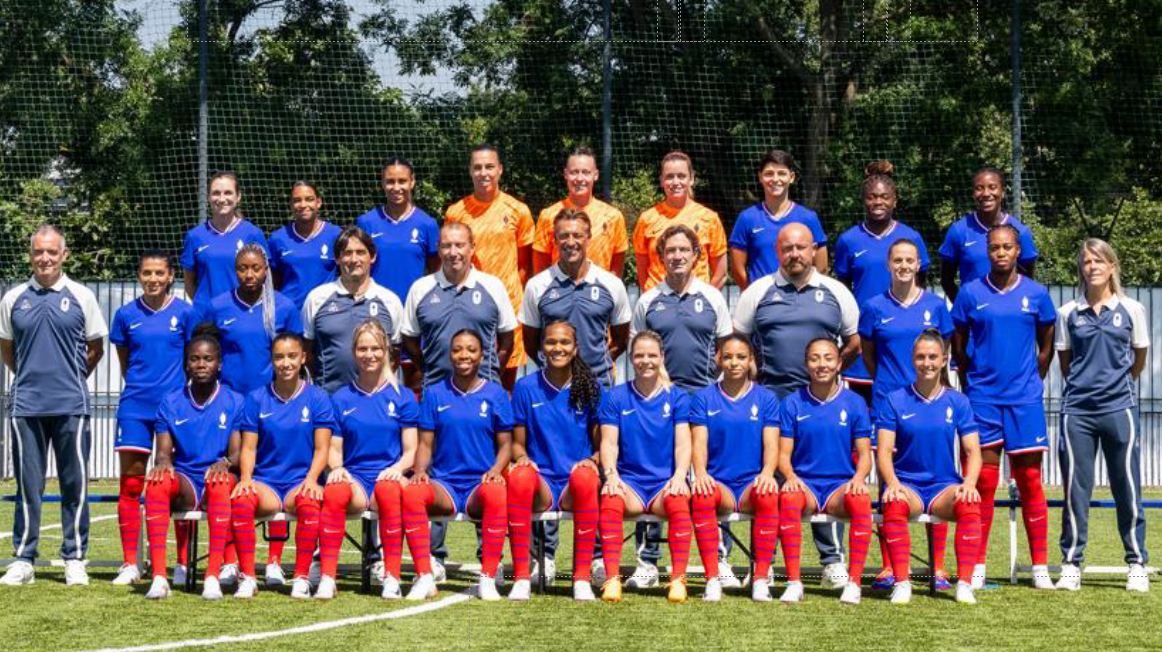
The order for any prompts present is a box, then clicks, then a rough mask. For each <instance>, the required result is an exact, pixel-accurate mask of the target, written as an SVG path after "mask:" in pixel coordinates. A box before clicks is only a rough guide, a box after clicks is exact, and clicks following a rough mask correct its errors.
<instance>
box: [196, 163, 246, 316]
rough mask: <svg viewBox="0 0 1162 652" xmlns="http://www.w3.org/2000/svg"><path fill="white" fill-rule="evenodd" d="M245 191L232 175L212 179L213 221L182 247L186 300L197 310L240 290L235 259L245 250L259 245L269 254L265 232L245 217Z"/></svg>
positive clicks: (211, 207) (208, 221) (197, 229)
mask: <svg viewBox="0 0 1162 652" xmlns="http://www.w3.org/2000/svg"><path fill="white" fill-rule="evenodd" d="M241 201H242V189H241V187H240V186H239V184H238V178H237V177H235V176H234V174H233V173H230V172H219V173H218V174H215V175H214V176H213V177H212V178H211V179H210V219H208V220H206V221H205V222H204V223H202V224H199V225H198V226H195V227H194V228H192V229H190V230H189V231H188V232H187V233H186V240H185V244H184V246H183V247H182V260H181V262H182V268H184V269H185V285H186V296H187V297H189V298H190V301H192V302H193V304H194V307H201V306H202V305H203V304H206V303H209V302H210V300H211V299H213V298H214V297H216V296H218V295H219V294H222V293H223V292H227V291H229V290H233V289H234V288H236V287H238V277H237V276H235V274H234V258H235V256H237V255H238V252H239V251H240V250H241V249H242V247H243V246H245V245H248V244H256V245H258V246H260V247H262V249H263V250H264V251H266V237H265V236H263V234H262V229H260V228H258V227H257V226H254V225H253V224H251V223H250V222H248V221H246V220H245V219H243V217H242V213H241V211H239V210H238V204H239V203H240V202H241Z"/></svg>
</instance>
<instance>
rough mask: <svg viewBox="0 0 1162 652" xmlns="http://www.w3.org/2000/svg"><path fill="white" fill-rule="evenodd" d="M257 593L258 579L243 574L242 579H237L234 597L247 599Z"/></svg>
mask: <svg viewBox="0 0 1162 652" xmlns="http://www.w3.org/2000/svg"><path fill="white" fill-rule="evenodd" d="M257 594H258V579H257V578H254V577H249V576H247V575H243V576H242V579H240V580H238V590H236V591H234V597H235V598H238V599H240V600H249V599H250V598H253V597H254V596H255V595H257Z"/></svg>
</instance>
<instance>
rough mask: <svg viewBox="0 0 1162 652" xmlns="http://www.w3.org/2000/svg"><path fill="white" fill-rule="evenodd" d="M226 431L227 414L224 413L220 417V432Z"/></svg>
mask: <svg viewBox="0 0 1162 652" xmlns="http://www.w3.org/2000/svg"><path fill="white" fill-rule="evenodd" d="M225 429H226V413H225V412H222V413H221V414H219V415H218V430H225Z"/></svg>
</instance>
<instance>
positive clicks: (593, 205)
mask: <svg viewBox="0 0 1162 652" xmlns="http://www.w3.org/2000/svg"><path fill="white" fill-rule="evenodd" d="M567 208H572V209H576V207H575V206H574V205H573V202H571V201H569V199H568V198H565V199H562V200H561V201H559V202H557V203H556V204H553V205H552V206H550V207H548V208H546V209H545V210H543V211H541V214H540V217H538V218H537V231H536V235H535V236H534V237H533V251H536V252H539V253H542V254H550V255H552V257H553V262H554V263H555V262H557V259H558V258H560V255H561V252H559V251H557V241H556V240H554V239H553V220H554V219H555V218H556V217H557V213H560V212H561V211H563V210H565V209H567ZM583 210H584V211H585V214H586V215H588V216H589V221H590V223H591V224H592V226H593V228H592V230H591V231H590V235H591V237H590V239H589V251H588V256H589V260H592V261H593V262H595V263H597V264H598V266H600V267H601V269H604V270H607V271H612V272H613V273H614V274H617V275H618V276H620V275H621V271H622V270H620V269H615V270H610V269H609V266H610V265H611V264H612V263H613V256H614V254H620V253H625V251H626V250H627V249H629V234H628V233H627V232H626V229H625V216H624V215H622V214H621V211H619V210H617V209H616V208H614V207H613V206H610V205H609V204H607V203H605V202H603V201H601V200H600V199H597V198H593V199H591V200H589V204H588V205H587V206H586V207H585V208H584V209H583Z"/></svg>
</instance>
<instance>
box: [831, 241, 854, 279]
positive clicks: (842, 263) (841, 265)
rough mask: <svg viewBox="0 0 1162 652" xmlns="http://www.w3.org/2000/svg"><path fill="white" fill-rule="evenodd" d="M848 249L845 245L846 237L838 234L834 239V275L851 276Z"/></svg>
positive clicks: (840, 276)
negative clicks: (836, 238)
mask: <svg viewBox="0 0 1162 652" xmlns="http://www.w3.org/2000/svg"><path fill="white" fill-rule="evenodd" d="M845 235H846V234H845ZM848 249H850V247H848V246H847V238H845V237H843V236H842V235H841V236H839V239H838V240H836V241H835V275H836V276H837V277H839V278H851V261H850V260H849V256H848V253H849V252H848Z"/></svg>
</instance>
